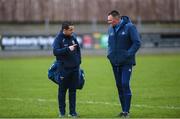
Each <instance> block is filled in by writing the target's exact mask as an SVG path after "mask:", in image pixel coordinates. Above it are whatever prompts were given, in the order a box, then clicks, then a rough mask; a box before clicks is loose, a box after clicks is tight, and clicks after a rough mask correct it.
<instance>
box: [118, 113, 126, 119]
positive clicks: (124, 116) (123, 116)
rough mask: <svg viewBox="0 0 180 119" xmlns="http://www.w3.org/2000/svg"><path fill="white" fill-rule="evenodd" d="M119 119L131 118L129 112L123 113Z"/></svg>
mask: <svg viewBox="0 0 180 119" xmlns="http://www.w3.org/2000/svg"><path fill="white" fill-rule="evenodd" d="M118 117H121V118H129V113H128V112H121V113H120V114H119V115H118Z"/></svg>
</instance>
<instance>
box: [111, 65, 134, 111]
mask: <svg viewBox="0 0 180 119" xmlns="http://www.w3.org/2000/svg"><path fill="white" fill-rule="evenodd" d="M112 67H113V72H114V76H115V80H116V86H117V89H118V94H119V100H120V103H121V107H122V111H123V112H129V110H130V105H131V89H130V84H129V83H130V78H131V72H132V66H131V65H124V66H112Z"/></svg>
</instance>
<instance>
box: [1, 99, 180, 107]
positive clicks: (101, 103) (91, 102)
mask: <svg viewBox="0 0 180 119" xmlns="http://www.w3.org/2000/svg"><path fill="white" fill-rule="evenodd" d="M0 100H9V101H21V102H23V101H38V102H57V100H56V99H41V98H38V99H33V98H27V99H23V98H0ZM67 102H68V101H67ZM77 103H79V104H93V105H111V106H120V104H119V103H112V102H100V101H99V102H98V101H77ZM132 107H138V108H150V109H154V108H158V109H172V110H180V107H178V106H167V105H166V106H152V105H151V106H150V105H140V104H134V105H132Z"/></svg>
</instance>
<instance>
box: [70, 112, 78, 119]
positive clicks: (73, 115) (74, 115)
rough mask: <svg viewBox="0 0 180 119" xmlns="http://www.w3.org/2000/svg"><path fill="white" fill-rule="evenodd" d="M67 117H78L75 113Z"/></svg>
mask: <svg viewBox="0 0 180 119" xmlns="http://www.w3.org/2000/svg"><path fill="white" fill-rule="evenodd" d="M68 117H71V118H77V117H78V115H77V113H72V114H69V115H68Z"/></svg>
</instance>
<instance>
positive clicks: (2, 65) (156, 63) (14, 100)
mask: <svg viewBox="0 0 180 119" xmlns="http://www.w3.org/2000/svg"><path fill="white" fill-rule="evenodd" d="M82 61H83V63H82V66H81V67H82V68H83V69H84V70H85V73H86V84H85V87H84V89H83V90H80V91H78V93H77V112H78V113H79V115H80V117H82V118H89V117H96V118H98V117H108V118H114V117H115V116H116V115H117V114H118V113H119V112H120V111H121V110H120V109H121V108H120V106H119V105H118V104H119V101H118V95H117V90H116V86H115V81H114V77H113V73H112V69H111V66H110V64H109V62H108V60H107V59H106V57H83V60H82ZM52 62H53V58H23V59H20V58H17V59H1V60H0V117H50V118H51V117H57V115H58V103H57V89H58V87H57V86H56V85H55V84H54V83H52V82H50V81H49V80H48V79H47V69H48V67H49V66H50V64H51V63H52ZM179 67H180V55H156V56H138V57H137V66H136V67H134V69H133V70H134V71H133V75H132V79H131V88H132V93H133V98H132V107H131V117H134V118H142V117H151V118H162V117H167V118H170V117H179V118H180V80H179V79H180V70H179ZM67 112H68V103H67Z"/></svg>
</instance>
